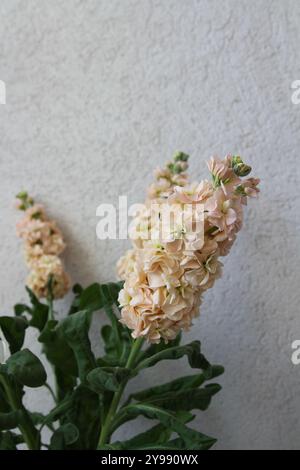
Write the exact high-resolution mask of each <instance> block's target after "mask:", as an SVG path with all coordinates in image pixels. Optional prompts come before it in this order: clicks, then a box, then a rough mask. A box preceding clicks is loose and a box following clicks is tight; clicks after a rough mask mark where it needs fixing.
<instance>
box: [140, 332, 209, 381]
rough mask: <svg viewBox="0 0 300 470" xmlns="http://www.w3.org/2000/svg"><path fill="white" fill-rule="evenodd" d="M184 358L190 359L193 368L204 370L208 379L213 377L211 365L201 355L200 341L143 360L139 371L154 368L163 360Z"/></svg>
mask: <svg viewBox="0 0 300 470" xmlns="http://www.w3.org/2000/svg"><path fill="white" fill-rule="evenodd" d="M183 356H187V357H188V361H189V364H190V366H191V367H192V368H194V369H202V370H203V371H204V374H205V375H206V377H207V378H210V377H211V374H212V369H211V365H210V364H209V362H208V361H207V360H206V359H205V357H204V356H203V354H202V353H201V343H200V341H193V342H192V343H189V344H186V345H184V346H175V347H171V348H168V349H164V350H162V351H160V352H158V353H156V354H154V355H153V356H150V357H148V358H146V359H144V360H142V361H141V362H140V363H139V364H138V366H137V370H138V371H139V370H141V369H145V368H147V367H152V366H154V365H155V364H157V363H158V362H160V361H162V360H175V359H180V358H181V357H183Z"/></svg>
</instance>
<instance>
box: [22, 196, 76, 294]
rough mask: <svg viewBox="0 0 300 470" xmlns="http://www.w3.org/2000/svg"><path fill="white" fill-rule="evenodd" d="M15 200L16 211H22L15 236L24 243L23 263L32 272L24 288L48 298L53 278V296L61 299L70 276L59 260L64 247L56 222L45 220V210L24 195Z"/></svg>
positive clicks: (68, 284) (66, 289) (68, 285)
mask: <svg viewBox="0 0 300 470" xmlns="http://www.w3.org/2000/svg"><path fill="white" fill-rule="evenodd" d="M17 198H18V200H19V202H20V204H19V209H20V210H22V211H24V216H23V218H22V219H21V220H20V221H19V222H18V223H17V235H18V236H19V237H20V238H22V240H23V241H24V254H25V260H26V263H27V265H28V267H29V269H30V270H31V271H30V274H29V277H28V281H27V285H28V287H30V288H31V289H32V290H33V292H34V293H35V294H36V295H37V296H38V297H47V295H48V290H49V283H48V281H49V278H50V276H52V278H53V283H52V287H53V292H52V294H53V296H54V298H61V297H63V296H64V295H65V294H66V293H67V291H68V290H69V288H70V279H69V276H68V275H67V274H66V273H65V271H64V269H63V265H62V262H61V260H60V258H59V255H61V254H62V252H63V251H64V250H65V247H66V245H65V242H64V239H63V236H62V233H61V231H60V230H59V228H58V227H57V224H56V222H55V221H53V220H49V219H48V217H47V215H46V212H45V209H44V207H43V206H42V205H40V204H35V203H34V201H33V199H32V198H31V197H29V196H28V194H27V193H26V192H22V193H19V194H18V196H17Z"/></svg>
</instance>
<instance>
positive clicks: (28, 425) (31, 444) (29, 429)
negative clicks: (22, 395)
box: [0, 376, 39, 450]
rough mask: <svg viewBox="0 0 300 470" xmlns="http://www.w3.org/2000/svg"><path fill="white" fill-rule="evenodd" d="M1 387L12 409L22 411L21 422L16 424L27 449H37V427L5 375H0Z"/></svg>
mask: <svg viewBox="0 0 300 470" xmlns="http://www.w3.org/2000/svg"><path fill="white" fill-rule="evenodd" d="M0 381H1V382H2V385H3V388H4V390H5V393H6V396H7V400H8V403H9V405H10V407H11V408H12V410H13V411H18V410H21V411H22V412H23V423H22V424H19V425H18V428H19V429H20V431H21V433H22V436H23V438H24V441H25V442H26V444H27V447H28V449H29V450H39V435H38V431H37V429H36V428H35V427H34V424H33V423H32V421H31V418H30V416H29V414H28V412H27V410H26V409H25V408H24V406H23V404H22V402H20V400H19V399H18V398H17V397H16V395H15V393H14V391H13V390H12V389H11V387H10V385H9V383H8V381H7V380H6V379H5V377H3V376H0Z"/></svg>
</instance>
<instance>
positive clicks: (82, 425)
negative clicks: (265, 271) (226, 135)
mask: <svg viewBox="0 0 300 470" xmlns="http://www.w3.org/2000/svg"><path fill="white" fill-rule="evenodd" d="M187 162H188V155H186V154H185V153H182V152H178V153H177V154H176V155H175V157H174V159H173V160H172V161H171V162H169V163H168V164H167V165H166V166H165V168H163V169H158V170H157V171H156V172H155V182H154V183H153V184H152V185H151V186H150V187H149V190H148V194H147V199H146V202H145V204H144V205H143V206H142V209H141V210H140V211H139V213H138V214H136V216H135V218H134V220H133V224H132V225H131V229H130V237H131V240H132V249H131V250H129V251H128V252H127V253H126V254H125V256H123V257H122V258H121V259H120V260H119V262H118V266H117V271H118V275H119V278H120V279H121V280H120V282H115V283H108V284H98V283H95V284H92V285H90V286H89V287H87V288H83V287H81V286H80V285H78V284H76V285H74V287H73V294H74V296H73V300H72V303H71V306H70V308H69V311H68V313H67V315H65V316H64V318H63V319H62V320H60V321H58V320H57V319H56V316H55V309H54V300H55V299H59V298H62V297H64V296H65V294H66V293H67V292H68V291H69V289H70V285H71V281H70V278H69V276H68V274H67V273H66V272H65V269H64V265H63V263H62V260H61V258H60V256H61V255H62V253H63V251H64V249H65V247H66V245H65V242H64V240H63V236H62V233H61V231H60V230H59V228H58V227H57V224H56V223H55V222H54V221H52V220H49V219H48V217H47V214H46V212H45V209H44V207H43V206H41V205H38V204H36V203H35V202H34V201H33V199H32V198H31V197H29V195H28V194H27V193H26V192H23V193H20V194H19V195H18V196H17V198H18V208H19V209H20V210H22V211H24V217H23V218H22V220H21V221H20V222H19V223H18V225H17V233H18V236H19V237H20V238H22V240H23V241H24V251H25V259H26V263H27V266H28V268H29V270H30V272H29V276H28V279H27V282H26V289H27V292H28V294H29V299H30V303H29V304H28V305H27V304H17V305H15V308H14V313H15V315H14V316H0V449H18V448H19V447H20V445H21V446H24V444H25V446H26V447H27V448H28V449H32V450H38V449H49V450H54V449H59V450H68V449H82V450H83V449H116V450H124V449H126V450H127V449H166V450H171V449H185V450H187V449H197V450H206V449H209V448H211V447H212V446H213V444H214V443H215V442H216V439H214V438H212V437H209V436H207V435H205V434H203V433H202V432H200V431H199V430H198V429H194V428H193V427H191V425H190V422H191V421H192V420H193V418H194V417H195V415H194V414H193V412H194V411H195V410H200V411H204V410H206V409H207V408H208V406H209V404H210V402H211V399H212V397H213V396H214V395H215V394H216V393H218V392H219V391H220V389H221V387H220V385H218V384H216V383H212V380H213V379H215V378H216V377H218V376H219V375H221V374H222V373H223V371H224V369H223V367H222V366H220V365H211V364H210V363H209V362H208V360H207V359H206V358H205V357H204V355H203V354H202V352H201V345H200V342H199V341H193V342H191V343H189V344H184V345H182V344H181V332H182V331H187V330H189V329H190V327H191V325H192V322H193V319H194V318H195V317H196V316H197V315H198V314H199V308H200V304H201V299H202V296H203V293H204V292H205V291H206V290H207V289H209V288H211V287H213V285H214V282H215V281H216V279H218V278H219V277H220V276H221V272H222V263H221V261H220V257H223V256H225V255H227V254H228V253H229V251H230V249H231V247H232V245H233V243H234V241H235V239H236V235H237V232H238V231H239V230H240V229H241V227H242V222H243V207H244V206H245V205H246V204H247V199H248V197H256V196H257V194H258V192H259V190H258V187H257V186H258V183H259V180H258V179H255V178H244V177H246V176H247V175H248V174H249V173H250V171H251V168H250V167H249V166H248V165H246V164H245V163H244V162H243V160H242V159H241V157H239V156H232V155H228V156H226V157H225V159H223V160H220V159H218V158H211V160H210V162H209V163H208V168H209V171H210V173H211V181H207V180H205V181H202V182H201V183H192V184H191V183H190V182H189V180H188V176H187V173H186V170H187V167H188V163H187ZM42 299H44V300H42ZM99 311H103V312H105V313H106V315H107V319H108V323H107V324H105V325H104V326H103V327H102V330H101V343H102V344H103V348H104V355H103V357H96V356H95V354H94V352H93V350H92V348H91V343H90V339H89V329H90V325H91V319H92V315H93V313H94V312H99ZM29 328H33V329H35V330H37V332H38V336H37V337H38V341H39V343H40V344H41V347H42V353H43V358H44V360H45V361H48V362H49V364H50V365H51V366H52V370H53V374H51V376H50V378H49V380H48V379H47V373H46V370H45V367H44V365H43V363H42V361H41V360H40V359H39V358H38V357H37V356H36V355H34V354H33V353H32V352H31V351H30V350H29V349H27V348H24V347H23V345H24V339H25V334H26V331H27V330H28V329H29ZM184 356H185V357H186V358H187V360H188V363H189V366H190V367H191V369H194V373H191V374H190V375H187V376H184V377H180V378H177V379H175V380H172V381H171V382H168V383H160V384H158V385H155V386H152V387H150V388H147V389H144V390H140V391H137V392H134V393H132V394H130V395H129V396H127V397H126V398H125V399H124V398H123V394H124V389H125V387H126V385H127V383H128V382H129V381H130V380H131V379H132V378H135V377H136V376H137V375H138V374H139V372H140V371H142V370H144V369H146V368H149V367H154V366H156V365H157V364H158V363H159V362H160V361H163V360H171V361H175V360H177V359H180V358H182V357H184ZM44 360H43V362H44ZM49 381H50V383H49ZM25 387H46V388H47V390H48V392H49V395H51V399H52V400H53V407H52V408H51V409H50V411H49V413H48V414H42V413H39V412H34V411H32V410H29V409H27V408H26V406H25V404H24V394H25V392H27V388H25ZM138 416H144V417H145V418H147V419H149V420H150V421H154V424H153V425H152V427H150V428H149V429H148V430H146V431H145V432H143V433H141V434H138V435H136V436H134V437H131V438H130V439H128V440H126V441H123V442H120V441H115V442H114V441H112V436H113V434H114V432H115V431H116V430H117V429H118V428H119V427H120V426H122V425H123V424H124V423H127V422H129V421H132V420H134V419H136V418H137V417H138ZM44 428H48V434H46V436H49V433H50V439H49V438H48V437H45V433H44V432H43V430H44ZM45 441H46V442H45Z"/></svg>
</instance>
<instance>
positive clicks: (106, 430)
mask: <svg viewBox="0 0 300 470" xmlns="http://www.w3.org/2000/svg"><path fill="white" fill-rule="evenodd" d="M143 341H144V339H143V338H139V339H136V340H135V341H134V343H133V344H132V347H131V351H130V354H129V356H128V359H127V363H126V366H125V367H126V368H127V369H132V368H133V367H134V365H135V360H136V357H137V355H138V353H139V352H140V349H141V347H142V345H143ZM126 384H127V381H124V382H123V383H122V384H121V385H120V387H119V389H118V390H117V391H116V392H115V393H114V396H113V399H112V401H111V404H110V408H109V411H108V413H107V416H106V419H105V421H104V424H103V426H102V429H101V433H100V439H99V445H98V449H101V448H102V447H103V446H104V445H105V444H107V441H108V438H109V435H110V428H111V424H112V421H113V418H114V417H115V414H116V412H117V409H118V406H119V403H120V400H121V398H122V394H123V392H124V389H125V387H126Z"/></svg>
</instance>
